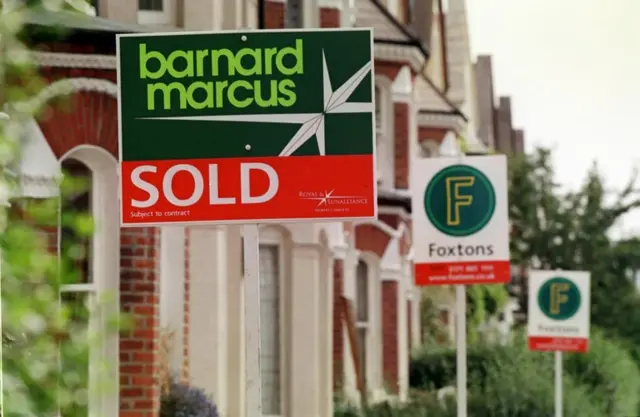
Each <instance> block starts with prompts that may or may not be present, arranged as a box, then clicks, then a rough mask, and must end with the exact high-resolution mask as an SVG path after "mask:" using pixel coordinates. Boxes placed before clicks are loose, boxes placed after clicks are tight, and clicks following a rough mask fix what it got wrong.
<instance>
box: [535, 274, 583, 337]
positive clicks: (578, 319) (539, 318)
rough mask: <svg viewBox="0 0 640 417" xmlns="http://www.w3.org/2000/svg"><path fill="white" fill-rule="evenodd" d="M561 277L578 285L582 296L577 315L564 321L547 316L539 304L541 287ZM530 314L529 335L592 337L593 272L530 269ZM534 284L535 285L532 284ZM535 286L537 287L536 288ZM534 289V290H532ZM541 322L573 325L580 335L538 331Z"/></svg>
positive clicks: (550, 324)
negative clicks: (537, 327)
mask: <svg viewBox="0 0 640 417" xmlns="http://www.w3.org/2000/svg"><path fill="white" fill-rule="evenodd" d="M555 277H560V278H565V279H568V280H569V281H571V282H573V284H574V285H575V286H577V287H578V290H579V291H580V296H581V297H582V301H581V305H580V307H579V309H578V311H577V312H576V314H575V316H573V317H572V318H570V319H567V320H563V321H556V320H553V319H551V318H549V317H547V316H546V315H545V314H544V313H543V312H542V309H541V308H540V305H539V304H538V292H539V291H540V288H542V286H543V285H544V284H545V283H546V282H547V281H549V280H550V279H552V278H555ZM528 280H529V282H528V283H527V284H528V287H529V296H528V302H529V314H528V317H527V337H529V338H537V337H555V338H568V339H576V338H577V339H590V335H591V273H590V272H588V271H563V270H557V271H555V270H536V269H534V270H529V271H528ZM532 284H533V285H532ZM534 287H535V288H534ZM532 289H534V291H531V290H532ZM540 324H546V325H549V326H552V325H558V326H562V325H573V326H576V327H577V328H578V329H579V330H580V331H579V334H578V335H570V336H567V335H563V334H559V333H556V332H554V331H550V332H546V331H538V330H536V326H537V325H540Z"/></svg>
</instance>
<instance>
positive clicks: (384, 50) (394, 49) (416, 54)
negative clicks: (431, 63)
mask: <svg viewBox="0 0 640 417" xmlns="http://www.w3.org/2000/svg"><path fill="white" fill-rule="evenodd" d="M373 56H374V58H375V59H376V60H381V61H389V62H396V63H399V64H408V65H409V66H410V67H411V69H413V71H414V72H416V73H419V72H422V69H423V67H424V65H425V62H426V60H425V58H424V55H423V54H422V52H420V50H418V48H416V47H415V46H402V45H389V44H383V43H374V47H373Z"/></svg>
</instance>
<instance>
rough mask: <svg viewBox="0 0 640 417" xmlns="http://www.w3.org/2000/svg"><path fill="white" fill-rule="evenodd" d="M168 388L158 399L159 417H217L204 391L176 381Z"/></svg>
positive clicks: (215, 409) (212, 404) (213, 406)
mask: <svg viewBox="0 0 640 417" xmlns="http://www.w3.org/2000/svg"><path fill="white" fill-rule="evenodd" d="M168 388H169V389H168V390H167V391H165V392H164V393H163V394H162V397H161V398H160V417H219V415H218V410H217V408H216V406H215V404H214V403H213V401H212V400H211V398H209V396H207V394H206V393H205V392H204V390H201V389H199V388H195V387H192V386H190V385H189V384H186V383H182V382H177V381H172V382H171V384H169V387H168Z"/></svg>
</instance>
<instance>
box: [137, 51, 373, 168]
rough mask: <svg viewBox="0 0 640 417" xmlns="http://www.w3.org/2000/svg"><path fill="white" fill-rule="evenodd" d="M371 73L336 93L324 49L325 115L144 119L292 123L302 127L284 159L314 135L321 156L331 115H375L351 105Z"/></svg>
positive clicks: (364, 107)
mask: <svg viewBox="0 0 640 417" xmlns="http://www.w3.org/2000/svg"><path fill="white" fill-rule="evenodd" d="M370 71H371V62H368V63H367V64H365V65H364V66H363V67H362V68H360V69H359V70H358V71H356V73H355V74H353V75H352V76H351V77H350V78H349V79H348V80H347V81H346V82H345V83H344V84H342V85H341V86H340V87H338V88H337V89H336V90H335V91H334V90H333V88H332V86H331V78H330V77H329V69H328V68H327V60H326V58H325V54H324V50H323V51H322V78H323V79H322V86H323V88H322V95H323V100H324V110H323V112H322V113H292V114H281V113H280V114H241V115H226V116H178V117H141V118H140V119H154V120H200V121H203V120H209V121H216V122H257V123H290V124H300V125H301V126H300V128H299V129H298V131H297V132H296V134H295V135H293V137H292V138H291V139H290V140H289V142H288V143H287V144H286V146H285V147H284V149H282V151H281V152H280V156H290V155H293V153H294V152H295V151H296V150H298V149H299V148H300V147H301V146H302V145H304V144H305V143H307V141H309V139H311V138H312V137H313V136H314V135H315V136H316V140H317V142H318V149H319V150H320V155H325V131H324V121H325V120H324V119H325V115H327V114H346V113H373V103H372V102H368V103H362V102H359V103H347V100H348V99H349V97H351V94H353V92H354V91H355V89H356V88H357V87H358V86H359V85H360V83H361V82H362V80H363V79H364V78H365V76H366V75H367V74H368V73H369V72H370Z"/></svg>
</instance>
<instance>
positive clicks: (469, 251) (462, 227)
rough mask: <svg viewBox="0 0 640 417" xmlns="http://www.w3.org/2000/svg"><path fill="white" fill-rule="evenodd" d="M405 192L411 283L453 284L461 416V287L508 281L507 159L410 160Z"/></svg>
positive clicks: (463, 405)
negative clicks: (408, 199)
mask: <svg viewBox="0 0 640 417" xmlns="http://www.w3.org/2000/svg"><path fill="white" fill-rule="evenodd" d="M411 194H412V213H413V236H414V239H413V240H414V243H413V250H414V267H415V281H416V285H418V286H428V285H455V286H456V325H457V331H456V351H457V353H456V355H457V357H456V359H457V360H456V366H457V373H456V375H457V396H458V417H466V416H467V343H466V336H467V323H466V291H465V289H466V287H465V286H466V285H473V284H504V283H507V282H509V280H510V267H509V218H508V216H509V211H508V201H507V159H506V157H505V156H504V155H491V156H472V157H452V158H421V159H416V160H414V161H413V164H412V170H411Z"/></svg>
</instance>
